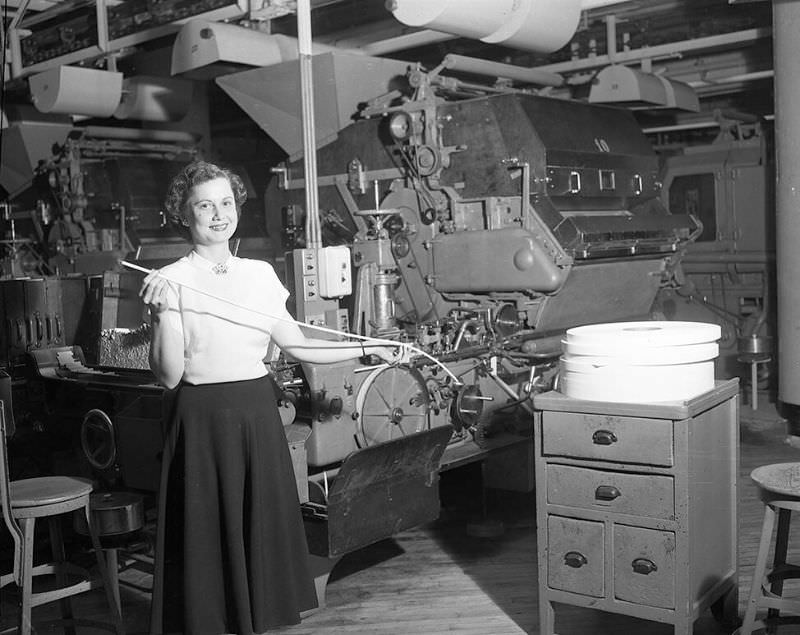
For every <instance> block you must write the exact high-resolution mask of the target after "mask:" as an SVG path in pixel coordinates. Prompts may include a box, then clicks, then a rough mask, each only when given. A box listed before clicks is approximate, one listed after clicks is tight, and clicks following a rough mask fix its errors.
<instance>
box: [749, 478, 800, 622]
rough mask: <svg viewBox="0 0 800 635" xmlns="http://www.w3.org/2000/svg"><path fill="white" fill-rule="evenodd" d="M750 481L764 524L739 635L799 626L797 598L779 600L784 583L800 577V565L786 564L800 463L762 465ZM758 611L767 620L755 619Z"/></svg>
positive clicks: (799, 497) (798, 499)
mask: <svg viewBox="0 0 800 635" xmlns="http://www.w3.org/2000/svg"><path fill="white" fill-rule="evenodd" d="M750 478H751V479H753V482H754V483H755V484H756V485H757V486H758V488H759V494H760V496H761V499H762V500H763V501H764V524H763V526H762V528H761V542H760V543H759V546H758V556H757V557H756V568H755V571H754V572H753V583H752V587H751V589H750V599H749V600H748V602H747V609H746V611H745V616H744V621H743V622H742V626H741V627H740V628H739V629H738V630H737V631H736V633H738V634H739V635H750V634H751V633H752V632H753V631H756V630H760V629H763V628H767V627H773V626H776V625H778V624H781V623H783V624H787V623H790V624H797V623H800V598H784V597H782V594H783V581H784V580H789V579H794V578H800V566H798V565H794V564H790V563H787V562H786V552H787V550H788V547H789V525H790V521H791V516H792V512H793V511H798V510H800V463H775V464H772V465H762V466H761V467H757V468H756V469H755V470H753V471H752V472H751V474H750ZM776 514H777V516H778V532H777V535H776V537H775V557H774V560H773V563H772V569H771V571H769V572H767V557H768V556H769V550H770V544H771V542H772V530H773V528H774V526H775V516H776ZM761 608H766V609H768V611H767V617H766V619H761V620H756V613H757V612H758V610H759V609H761ZM784 610H785V611H789V612H790V613H793V615H790V616H783V617H782V616H781V615H780V612H781V611H784Z"/></svg>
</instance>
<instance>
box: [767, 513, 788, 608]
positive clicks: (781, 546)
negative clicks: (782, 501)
mask: <svg viewBox="0 0 800 635" xmlns="http://www.w3.org/2000/svg"><path fill="white" fill-rule="evenodd" d="M791 519H792V510H791V509H780V510H778V534H777V536H776V537H775V559H774V560H773V564H772V570H773V571H775V570H776V569H778V568H779V567H780V566H782V565H784V564H786V553H787V552H788V550H789V526H790V524H791ZM769 590H770V591H771V592H772V593H774V594H775V595H783V579H779V580H775V581H774V582H773V583H772V584H771V585H770V588H769ZM780 613H781V612H780V609H769V611H767V618H775V617H778V616H779V615H780Z"/></svg>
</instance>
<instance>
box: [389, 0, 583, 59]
mask: <svg viewBox="0 0 800 635" xmlns="http://www.w3.org/2000/svg"><path fill="white" fill-rule="evenodd" d="M392 13H393V15H394V17H395V18H397V19H398V20H399V21H400V22H402V23H403V24H406V25H408V26H415V27H424V28H426V29H433V30H435V31H442V32H444V33H451V34H453V35H458V36H460V37H468V38H474V39H478V40H481V41H483V42H486V43H489V44H502V45H503V46H511V47H514V48H518V49H520V50H523V51H533V52H538V53H552V52H553V51H556V50H558V49H560V48H561V47H562V46H564V45H565V44H566V43H567V42H568V41H569V40H570V38H571V37H572V36H573V34H574V33H575V29H576V28H577V26H578V20H579V18H580V14H581V3H580V0H394V2H393V8H392Z"/></svg>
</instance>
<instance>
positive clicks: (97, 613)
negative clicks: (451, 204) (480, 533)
mask: <svg viewBox="0 0 800 635" xmlns="http://www.w3.org/2000/svg"><path fill="white" fill-rule="evenodd" d="M760 405H761V409H760V410H759V411H758V412H757V413H755V414H754V413H753V412H752V411H751V410H749V409H748V408H747V407H743V408H742V421H741V425H740V428H741V474H740V507H739V511H740V527H739V531H740V544H739V553H740V556H739V567H740V580H741V582H740V598H739V602H740V614H741V613H742V612H743V607H744V602H745V600H746V597H747V593H748V591H749V588H750V582H751V578H752V570H753V566H754V562H755V553H756V549H757V545H758V538H759V533H760V529H761V518H762V505H761V503H760V502H758V501H757V500H756V498H755V491H754V488H753V486H752V484H751V483H750V480H749V476H748V475H749V473H750V471H751V470H752V469H753V468H754V467H756V466H758V465H762V464H765V463H774V462H781V461H800V449H799V448H796V447H794V446H793V445H791V444H789V443H788V442H787V436H786V428H785V425H784V423H783V422H782V421H781V420H780V418H779V417H778V416H777V415H776V414H775V412H774V408H771V407H770V405H769V404H766V403H763V400H762V403H761V404H760ZM442 500H443V509H442V513H441V517H440V518H439V520H438V521H436V522H434V523H432V524H430V525H427V526H424V527H419V528H417V529H414V530H411V531H406V532H403V533H401V534H399V535H397V536H396V537H395V538H394V539H392V540H386V541H383V542H381V543H378V544H375V545H373V546H371V547H368V548H365V549H362V550H359V551H358V552H355V553H352V554H348V555H347V556H345V557H344V558H343V559H342V560H341V561H340V562H339V563H338V564H337V565H336V567H335V568H334V569H333V573H332V575H331V579H330V581H329V583H328V586H327V606H326V607H325V608H324V609H322V610H319V611H317V612H316V613H314V614H312V615H310V616H308V617H307V618H306V619H305V620H303V622H302V624H300V625H298V626H293V627H286V628H283V629H279V630H278V631H275V632H279V633H285V634H286V635H304V634H312V633H313V634H315V635H322V634H331V635H333V634H339V633H369V634H374V635H381V634H383V635H400V634H406V633H409V634H410V633H421V634H425V635H435V634H438V633H464V634H470V633H474V634H476V635H478V634H480V635H502V634H505V633H509V634H510V633H539V628H538V602H537V562H536V526H535V509H534V496H533V494H532V493H531V494H521V493H513V492H502V491H491V492H489V495H488V497H487V506H486V510H487V513H486V515H485V516H484V517H483V518H482V514H481V506H480V505H479V504H478V501H479V500H480V483H479V480H478V479H476V477H475V474H474V472H473V471H471V470H470V469H469V468H468V469H463V470H454V471H452V472H448V473H446V474H445V475H443V480H442ZM484 520H488V521H494V525H495V526H497V525H498V524H499V523H498V521H501V523H502V529H503V532H502V534H501V535H499V536H496V537H475V536H474V535H472V534H474V533H475V532H474V531H468V530H474V529H476V528H477V529H479V530H480V529H484V528H487V527H492V523H483V522H482V521H484ZM797 531H800V528H798V529H797ZM795 533H796V532H795ZM796 542H797V544H792V546H791V553H794V554H795V555H796V556H797V557H798V560H800V538H798V539H797V541H796ZM790 555H791V554H790ZM134 565H135V566H132V567H131V568H129V569H128V570H126V571H123V573H122V578H123V580H127V581H128V582H131V583H133V584H136V585H139V586H142V585H143V586H147V585H148V584H149V583H150V576H149V574H148V572H147V570H146V567H144V566H143V565H139V564H136V563H134ZM788 588H789V587H788V585H787V589H788ZM13 596H14V593H13V592H11V593H9V592H6V591H4V595H3V607H2V608H3V612H2V613H3V620H4V621H5V620H8V619H10V618H11V612H13V606H10V603H11V602H13ZM122 597H123V609H124V618H125V623H126V627H127V629H128V633H131V634H137V633H144V632H146V629H147V622H148V616H147V613H148V609H149V594H148V593H147V592H146V591H143V590H137V589H134V588H131V587H128V586H123V588H122ZM102 598H103V595H102V592H101V591H92V592H90V593H87V594H85V595H84V596H83V597H82V599H81V601H80V604H79V605H78V606H77V607H76V608H77V611H76V612H81V613H82V614H84V615H87V616H91V617H96V618H98V619H99V618H100V617H101V616H102V615H103V604H102ZM49 610H50V609H47V608H45V607H42V608H41V609H38V611H39V612H37V610H35V613H34V615H42V614H43V613H42V612H47V611H49ZM556 627H557V630H558V632H559V633H560V634H561V635H618V634H625V635H627V634H635V633H646V634H647V635H662V634H663V635H666V634H668V633H672V628H671V627H670V626H669V625H664V624H658V623H654V622H649V621H644V620H637V619H632V618H627V617H624V616H617V615H611V614H607V613H603V612H601V611H594V610H589V609H579V608H575V607H570V606H565V605H557V608H556ZM47 632H50V631H47ZM78 632H79V633H83V632H86V633H91V632H100V631H93V630H91V629H86V630H85V631H84V630H83V629H79V631H78ZM694 632H695V634H696V635H717V634H720V633H728V632H730V630H729V629H726V628H724V627H722V626H721V625H719V624H718V623H717V622H716V621H715V620H714V619H713V618H712V617H711V615H710V614H708V615H703V616H702V617H701V618H700V619H698V620H697V622H696V623H695V631H694ZM778 633H781V634H785V633H800V626H786V627H782V628H781V629H780V630H779V631H778Z"/></svg>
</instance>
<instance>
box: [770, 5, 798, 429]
mask: <svg viewBox="0 0 800 635" xmlns="http://www.w3.org/2000/svg"><path fill="white" fill-rule="evenodd" d="M772 10H773V15H772V23H773V51H774V67H775V83H774V86H775V89H774V90H775V204H776V209H775V229H776V231H775V234H776V245H775V248H776V261H777V267H776V268H777V303H778V347H777V348H778V378H779V384H778V397H779V399H780V401H782V402H783V403H784V405H785V406H786V413H785V414H786V415H787V416H788V418H789V434H790V435H794V436H800V117H798V115H797V105H798V104H800V73H798V69H797V60H798V59H800V38H798V37H797V33H798V32H800V2H799V1H797V0H773V2H772Z"/></svg>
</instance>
